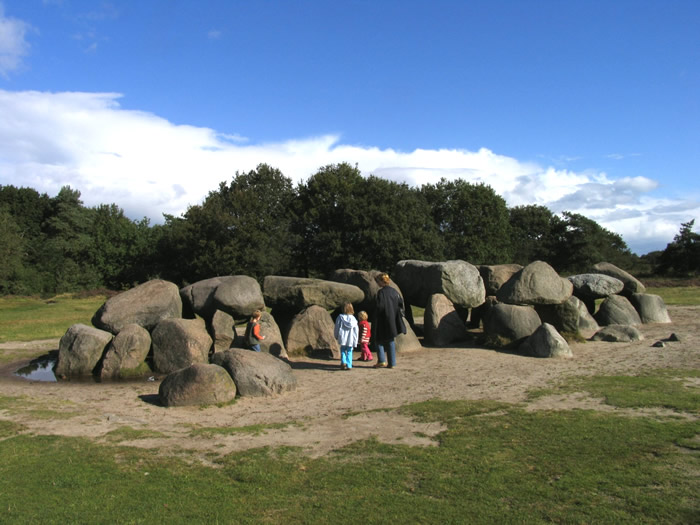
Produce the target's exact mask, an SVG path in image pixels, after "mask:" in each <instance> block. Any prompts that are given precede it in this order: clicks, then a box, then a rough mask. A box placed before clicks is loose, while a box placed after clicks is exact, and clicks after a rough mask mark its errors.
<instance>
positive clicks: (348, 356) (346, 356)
mask: <svg viewBox="0 0 700 525" xmlns="http://www.w3.org/2000/svg"><path fill="white" fill-rule="evenodd" d="M340 363H341V364H343V365H345V366H347V367H348V368H352V346H341V347H340Z"/></svg>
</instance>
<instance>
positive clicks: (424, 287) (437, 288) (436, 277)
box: [393, 260, 486, 308]
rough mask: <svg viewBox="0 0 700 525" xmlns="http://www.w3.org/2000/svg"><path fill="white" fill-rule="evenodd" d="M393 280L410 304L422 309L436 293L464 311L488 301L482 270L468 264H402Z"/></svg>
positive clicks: (421, 262)
mask: <svg viewBox="0 0 700 525" xmlns="http://www.w3.org/2000/svg"><path fill="white" fill-rule="evenodd" d="M393 279H394V282H395V283H396V284H397V285H398V286H399V288H400V289H401V292H402V293H403V297H404V300H405V301H406V303H407V304H409V305H416V306H420V307H423V308H425V306H426V305H427V304H428V301H429V300H430V296H431V295H433V294H436V293H439V294H443V295H445V296H446V297H447V298H448V299H449V300H450V301H452V303H453V304H454V305H455V306H457V307H462V308H472V307H474V306H479V305H480V304H481V303H483V302H484V299H485V298H486V293H485V289H484V281H483V279H482V278H481V275H480V274H479V270H477V269H476V267H475V266H473V265H472V264H469V263H468V262H466V261H461V260H454V261H445V262H428V261H416V260H405V261H399V262H398V263H397V264H396V267H395V268H394V275H393Z"/></svg>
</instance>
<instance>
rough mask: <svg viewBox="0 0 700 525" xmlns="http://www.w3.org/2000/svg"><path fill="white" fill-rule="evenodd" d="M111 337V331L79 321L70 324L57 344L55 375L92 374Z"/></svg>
mask: <svg viewBox="0 0 700 525" xmlns="http://www.w3.org/2000/svg"><path fill="white" fill-rule="evenodd" d="M112 337H113V335H112V334H111V333H109V332H106V331H104V330H100V329H99V328H94V327H92V326H87V325H84V324H80V323H78V324H74V325H73V326H71V327H70V328H69V329H68V330H67V331H66V333H65V334H63V337H61V341H60V342H59V344H58V362H57V363H56V367H55V368H54V374H55V375H56V377H58V378H70V377H80V376H89V375H92V374H93V373H94V372H95V367H96V366H97V363H98V362H99V361H100V358H101V357H102V355H103V354H104V352H105V349H106V347H107V345H108V344H109V342H110V341H111V340H112Z"/></svg>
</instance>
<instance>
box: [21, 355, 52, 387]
mask: <svg viewBox="0 0 700 525" xmlns="http://www.w3.org/2000/svg"><path fill="white" fill-rule="evenodd" d="M56 361H57V359H56V358H55V357H53V356H50V355H46V356H42V357H38V358H36V359H34V360H33V361H32V362H31V363H29V364H28V365H26V366H23V367H22V368H20V369H18V370H16V371H15V375H16V376H19V377H22V378H24V379H28V380H30V381H53V382H56V376H55V375H54V373H53V368H54V366H56Z"/></svg>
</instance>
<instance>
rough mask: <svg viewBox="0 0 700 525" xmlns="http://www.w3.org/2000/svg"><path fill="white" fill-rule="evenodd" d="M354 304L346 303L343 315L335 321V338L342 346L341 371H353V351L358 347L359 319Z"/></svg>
mask: <svg viewBox="0 0 700 525" xmlns="http://www.w3.org/2000/svg"><path fill="white" fill-rule="evenodd" d="M354 313H355V310H354V309H353V307H352V304H350V303H346V304H345V306H344V307H343V313H342V314H340V315H339V316H338V318H337V319H336V320H335V330H333V332H334V333H333V335H334V336H335V338H336V340H337V341H338V344H340V369H341V370H352V349H353V348H354V347H355V346H357V319H355V316H354V315H353V314H354Z"/></svg>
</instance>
